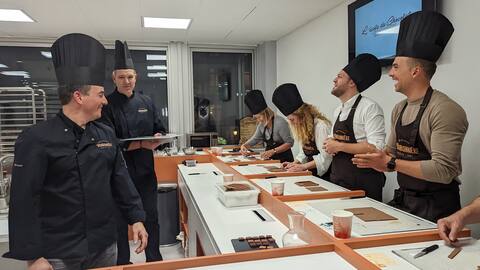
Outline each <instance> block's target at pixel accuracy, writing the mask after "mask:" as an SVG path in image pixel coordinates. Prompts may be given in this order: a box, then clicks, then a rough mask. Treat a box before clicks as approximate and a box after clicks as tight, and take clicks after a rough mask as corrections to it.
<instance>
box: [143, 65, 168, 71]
mask: <svg viewBox="0 0 480 270" xmlns="http://www.w3.org/2000/svg"><path fill="white" fill-rule="evenodd" d="M147 70H167V66H165V65H153V66H147Z"/></svg>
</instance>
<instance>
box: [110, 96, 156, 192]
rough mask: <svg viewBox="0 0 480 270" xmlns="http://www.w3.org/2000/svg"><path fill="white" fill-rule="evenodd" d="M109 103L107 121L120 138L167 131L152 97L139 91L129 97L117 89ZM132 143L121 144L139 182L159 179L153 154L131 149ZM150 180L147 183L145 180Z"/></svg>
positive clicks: (138, 183) (135, 178)
mask: <svg viewBox="0 0 480 270" xmlns="http://www.w3.org/2000/svg"><path fill="white" fill-rule="evenodd" d="M107 100H108V105H107V106H104V107H103V112H102V116H103V119H104V121H105V122H106V123H109V124H110V125H111V126H112V127H113V128H114V129H115V133H116V135H117V138H119V139H126V138H134V137H142V136H152V135H154V134H155V133H165V127H164V126H163V125H162V122H161V120H160V115H159V114H158V111H157V110H156V108H155V105H154V104H153V101H152V100H151V99H150V97H148V96H146V95H143V94H141V93H139V92H137V91H135V92H133V95H132V96H131V97H130V98H128V97H127V96H125V95H123V94H121V93H119V92H118V91H117V89H115V91H113V93H111V94H110V95H108V96H107ZM129 144H130V142H125V143H122V144H121V147H122V148H123V151H125V152H124V157H125V160H126V162H127V167H128V171H129V172H130V176H131V177H132V178H133V181H135V183H136V185H142V184H147V183H148V182H151V181H153V182H154V183H155V188H156V182H157V178H156V176H155V170H154V162H153V153H152V151H151V150H149V149H143V148H142V149H136V150H133V151H127V149H128V146H129ZM145 182H146V183H145Z"/></svg>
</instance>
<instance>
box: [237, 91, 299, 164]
mask: <svg viewBox="0 0 480 270" xmlns="http://www.w3.org/2000/svg"><path fill="white" fill-rule="evenodd" d="M245 104H246V105H247V107H248V109H249V110H250V112H251V113H252V114H253V117H254V118H255V119H256V120H257V122H258V125H257V129H256V130H255V134H253V136H252V137H251V138H250V139H249V140H248V141H246V142H245V143H244V144H242V146H241V147H240V151H241V152H242V154H244V155H249V154H250V150H249V149H250V147H252V146H254V145H256V144H258V143H263V144H264V145H265V151H264V152H263V153H262V154H261V157H262V158H265V159H277V160H280V162H292V161H293V154H292V150H291V148H292V146H293V143H294V140H293V138H292V133H291V132H290V127H289V126H288V122H287V121H286V120H285V119H284V118H283V117H280V116H277V115H275V113H274V112H273V111H272V109H270V108H269V107H268V106H267V102H266V101H265V98H264V97H263V94H262V91H260V90H252V91H250V92H248V93H247V94H246V95H245ZM267 138H268V139H267Z"/></svg>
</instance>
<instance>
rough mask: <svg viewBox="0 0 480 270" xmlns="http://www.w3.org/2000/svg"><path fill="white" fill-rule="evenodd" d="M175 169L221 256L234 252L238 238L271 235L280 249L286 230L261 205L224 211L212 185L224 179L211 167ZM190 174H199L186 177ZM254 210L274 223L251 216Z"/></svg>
mask: <svg viewBox="0 0 480 270" xmlns="http://www.w3.org/2000/svg"><path fill="white" fill-rule="evenodd" d="M178 168H179V170H180V173H181V174H182V176H183V178H184V181H185V184H186V186H187V187H188V190H189V191H190V193H191V195H192V197H193V198H194V200H195V203H196V205H197V206H198V209H200V211H201V215H202V217H203V220H204V221H205V223H206V224H207V226H208V229H209V231H210V233H211V235H212V237H213V239H214V241H215V242H216V244H217V247H218V249H219V251H220V252H221V253H231V252H234V249H233V246H232V243H231V239H235V238H238V237H246V236H258V235H272V236H273V238H275V240H276V242H277V244H278V246H281V245H282V236H283V234H284V233H285V232H287V230H288V229H287V227H286V226H284V225H283V224H282V223H281V222H279V221H278V220H277V219H276V218H275V216H273V215H272V214H271V213H269V212H268V211H267V210H266V209H265V208H263V207H262V206H261V205H260V204H259V205H257V206H245V207H235V208H227V207H225V206H224V205H223V204H222V203H221V202H220V201H219V200H218V199H217V195H216V193H217V190H216V188H215V184H216V183H223V177H222V176H221V175H214V174H213V173H212V172H213V171H215V172H217V173H218V172H219V170H218V168H217V167H215V166H214V165H213V164H211V163H201V164H197V166H196V167H186V166H185V165H178ZM191 173H202V174H200V175H189V174H191ZM256 209H262V210H263V211H265V212H266V213H267V214H268V215H269V216H270V217H271V218H272V219H273V221H262V220H260V219H259V218H258V217H257V215H256V214H255V213H254V212H252V210H256Z"/></svg>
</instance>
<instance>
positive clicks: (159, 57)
mask: <svg viewBox="0 0 480 270" xmlns="http://www.w3.org/2000/svg"><path fill="white" fill-rule="evenodd" d="M155 60H160V61H167V55H165V54H147V61H155Z"/></svg>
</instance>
